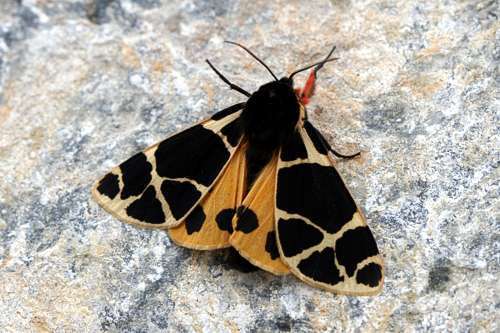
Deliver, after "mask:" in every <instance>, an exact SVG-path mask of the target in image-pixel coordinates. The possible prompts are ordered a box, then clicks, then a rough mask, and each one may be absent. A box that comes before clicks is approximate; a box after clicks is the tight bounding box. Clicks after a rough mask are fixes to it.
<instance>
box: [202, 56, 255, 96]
mask: <svg viewBox="0 0 500 333" xmlns="http://www.w3.org/2000/svg"><path fill="white" fill-rule="evenodd" d="M205 61H206V62H207V64H208V66H210V68H212V70H213V71H214V72H215V73H216V74H217V75H218V76H219V77H220V79H221V80H222V81H224V82H225V83H227V84H228V85H229V88H231V89H233V90H236V91H237V92H239V93H241V94H243V95H245V96H247V97H250V96H251V94H250V93H249V92H248V91H246V90H245V89H243V88H241V87H239V86H237V85H235V84H233V83H231V81H229V80H228V79H226V77H225V76H224V75H222V73H221V72H219V71H218V70H217V68H215V67H214V65H212V63H211V62H210V61H209V60H208V59H205Z"/></svg>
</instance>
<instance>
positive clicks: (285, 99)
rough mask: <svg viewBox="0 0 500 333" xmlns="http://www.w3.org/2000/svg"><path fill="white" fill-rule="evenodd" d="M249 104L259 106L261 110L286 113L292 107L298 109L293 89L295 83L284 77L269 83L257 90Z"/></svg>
mask: <svg viewBox="0 0 500 333" xmlns="http://www.w3.org/2000/svg"><path fill="white" fill-rule="evenodd" d="M247 104H249V105H253V104H258V105H259V108H263V109H267V110H269V111H271V110H273V111H275V112H276V111H278V112H279V110H283V111H286V110H287V109H289V108H290V107H292V108H294V109H295V108H297V107H298V99H297V95H296V94H295V91H294V89H293V81H292V80H291V79H289V78H287V77H284V78H282V79H280V80H277V81H271V82H268V83H266V84H264V85H262V86H260V87H259V89H257V91H255V92H254V93H253V94H252V95H251V96H250V98H249V99H248V101H247Z"/></svg>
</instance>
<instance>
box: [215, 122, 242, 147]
mask: <svg viewBox="0 0 500 333" xmlns="http://www.w3.org/2000/svg"><path fill="white" fill-rule="evenodd" d="M220 132H221V133H222V134H223V135H224V136H225V137H226V138H227V142H229V144H230V145H231V146H233V147H236V145H237V144H238V142H240V138H241V135H242V129H241V125H240V121H239V119H235V120H233V121H232V122H230V123H229V124H227V125H226V126H224V127H222V129H221V130H220Z"/></svg>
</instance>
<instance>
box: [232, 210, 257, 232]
mask: <svg viewBox="0 0 500 333" xmlns="http://www.w3.org/2000/svg"><path fill="white" fill-rule="evenodd" d="M236 215H237V216H238V220H237V222H236V228H235V229H236V231H241V232H243V233H245V234H248V233H251V232H252V231H254V230H255V229H257V228H258V227H259V219H258V218H257V215H256V214H255V213H254V212H253V210H251V209H250V208H248V207H244V206H240V207H238V210H237V212H236Z"/></svg>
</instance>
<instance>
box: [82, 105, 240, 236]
mask: <svg viewBox="0 0 500 333" xmlns="http://www.w3.org/2000/svg"><path fill="white" fill-rule="evenodd" d="M243 106H244V104H243V103H240V104H237V105H233V106H231V107H229V108H227V109H225V110H222V111H220V112H218V113H216V114H214V115H213V116H212V117H211V118H209V119H206V120H203V121H201V122H200V123H198V124H197V125H194V126H192V127H190V128H188V129H186V130H184V131H181V132H178V133H176V134H174V135H172V136H170V137H169V138H167V139H165V140H163V141H161V142H159V143H157V144H154V145H152V146H150V147H149V148H147V149H146V150H144V151H143V152H140V153H138V154H136V155H134V156H132V157H131V158H129V159H128V160H126V161H125V162H123V163H122V164H120V165H119V166H117V167H115V168H113V169H112V170H111V171H110V172H109V173H108V174H106V175H105V176H104V177H103V178H102V179H100V180H99V181H98V182H97V183H96V184H95V185H94V186H93V188H92V195H93V197H94V199H95V201H96V202H97V203H98V204H99V205H101V206H102V207H103V208H104V209H105V210H106V211H108V212H109V213H110V214H112V215H113V216H114V217H116V218H117V219H119V220H121V221H123V222H126V223H130V224H133V225H137V226H141V227H147V228H161V229H164V228H170V227H174V226H177V225H179V224H180V223H181V222H182V221H183V219H184V218H186V217H187V216H188V215H189V214H190V213H191V211H192V210H193V209H194V208H195V207H196V206H197V204H198V203H199V202H200V201H201V200H202V199H203V197H204V196H205V195H206V193H207V192H208V191H209V190H210V188H211V187H212V186H213V185H214V184H215V183H216V182H217V180H218V178H219V177H220V175H221V174H222V172H223V171H224V169H225V167H226V166H227V165H228V163H229V161H230V159H231V156H232V155H233V153H234V151H235V150H236V148H237V146H238V144H239V142H240V139H241V131H240V130H239V127H238V126H234V124H235V123H236V122H237V121H238V118H239V115H240V113H241V111H240V110H241V108H242V107H243Z"/></svg>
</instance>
